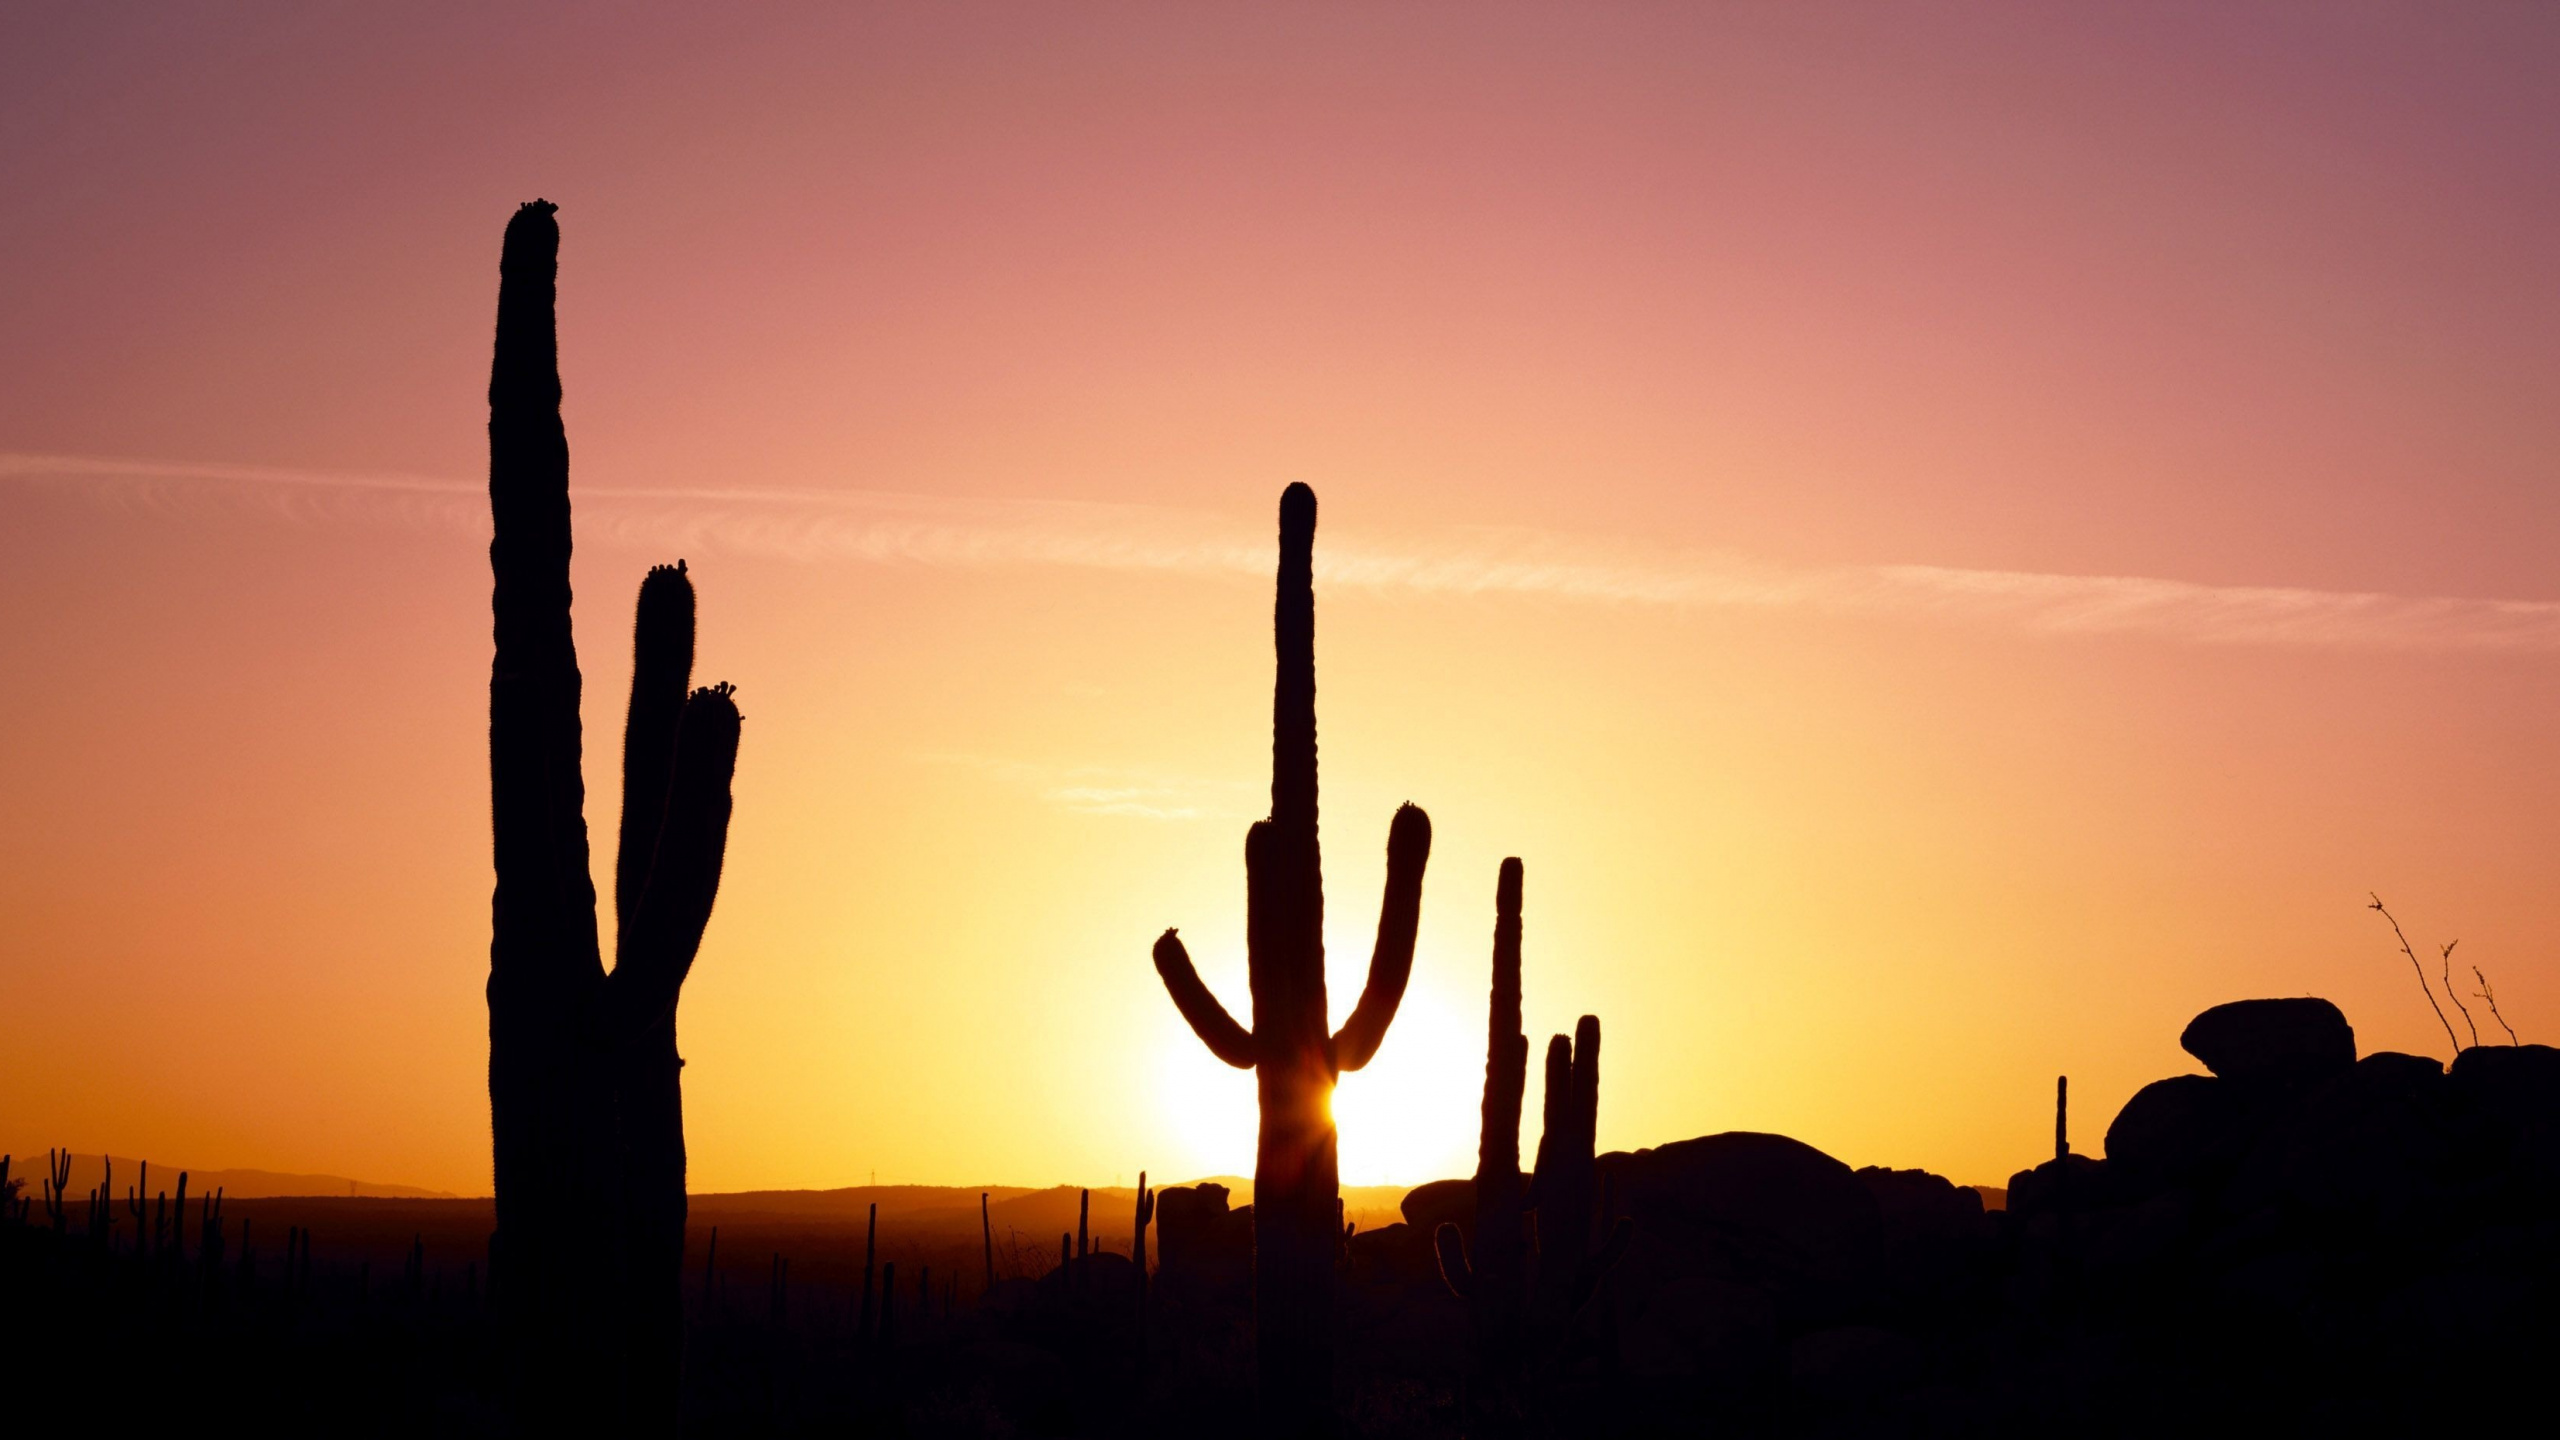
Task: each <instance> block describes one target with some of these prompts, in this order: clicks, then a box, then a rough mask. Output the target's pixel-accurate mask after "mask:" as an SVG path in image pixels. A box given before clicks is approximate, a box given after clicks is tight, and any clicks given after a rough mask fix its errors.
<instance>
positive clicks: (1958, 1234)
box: [1857, 1165, 1991, 1302]
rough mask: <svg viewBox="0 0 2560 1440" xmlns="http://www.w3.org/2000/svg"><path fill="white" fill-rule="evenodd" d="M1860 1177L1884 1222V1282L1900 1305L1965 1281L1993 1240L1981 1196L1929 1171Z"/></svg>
mask: <svg viewBox="0 0 2560 1440" xmlns="http://www.w3.org/2000/svg"><path fill="white" fill-rule="evenodd" d="M1857 1173H1858V1181H1859V1183H1860V1184H1863V1185H1865V1186H1866V1187H1867V1193H1868V1194H1870V1195H1873V1196H1874V1197H1875V1199H1876V1210H1877V1213H1878V1215H1879V1216H1880V1217H1881V1219H1882V1221H1883V1249H1884V1253H1883V1266H1884V1269H1883V1278H1884V1284H1885V1288H1886V1289H1887V1290H1888V1291H1889V1292H1890V1293H1891V1294H1892V1295H1893V1297H1894V1298H1895V1299H1897V1300H1901V1301H1905V1302H1916V1301H1921V1300H1924V1299H1926V1298H1928V1297H1931V1296H1934V1295H1939V1294H1941V1293H1943V1292H1945V1291H1947V1289H1948V1287H1949V1286H1951V1285H1954V1284H1956V1283H1957V1282H1958V1281H1960V1280H1962V1279H1963V1278H1964V1277H1965V1276H1966V1274H1967V1273H1968V1271H1970V1270H1971V1269H1972V1267H1973V1266H1974V1264H1975V1262H1976V1261H1977V1259H1978V1258H1979V1256H1980V1254H1981V1251H1982V1247H1983V1245H1984V1244H1985V1243H1986V1242H1987V1241H1988V1240H1989V1238H1990V1235H1991V1222H1990V1219H1989V1217H1988V1216H1986V1215H1985V1214H1984V1213H1983V1209H1982V1192H1981V1191H1979V1190H1976V1189H1974V1188H1973V1187H1972V1186H1970V1185H1958V1184H1956V1183H1954V1182H1953V1181H1950V1180H1948V1179H1946V1178H1945V1177H1944V1176H1939V1175H1932V1174H1930V1173H1929V1172H1928V1171H1926V1170H1888V1169H1885V1168H1883V1167H1881V1166H1874V1165H1870V1166H1868V1167H1867V1168H1865V1169H1863V1170H1860V1171H1859V1172H1857Z"/></svg>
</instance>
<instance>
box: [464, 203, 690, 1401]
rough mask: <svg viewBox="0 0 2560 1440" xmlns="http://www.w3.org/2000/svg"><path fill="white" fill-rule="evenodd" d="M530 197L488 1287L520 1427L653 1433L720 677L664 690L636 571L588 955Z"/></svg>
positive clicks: (500, 807)
mask: <svg viewBox="0 0 2560 1440" xmlns="http://www.w3.org/2000/svg"><path fill="white" fill-rule="evenodd" d="M554 208H555V207H553V206H552V205H550V204H548V203H546V202H543V201H539V200H537V201H535V202H533V203H532V204H529V205H526V206H524V207H523V208H521V209H519V210H518V211H517V212H516V215H515V218H514V219H513V220H511V221H510V222H509V223H508V225H507V233H506V243H505V246H504V250H503V253H502V255H501V258H500V261H499V283H498V328H497V345H496V352H495V360H494V363H493V364H492V366H491V369H490V379H489V502H490V509H491V512H492V514H493V517H494V520H495V527H496V528H495V536H494V538H493V539H492V540H491V541H490V544H489V568H490V572H491V575H492V577H493V579H494V582H495V586H494V591H493V596H492V601H491V611H492V615H493V617H494V621H495V625H494V633H495V638H496V655H495V658H494V660H493V662H492V664H491V667H490V675H489V778H490V813H491V819H492V827H491V828H492V831H493V835H494V840H495V858H496V870H497V889H496V894H495V896H494V898H493V899H492V902H491V906H490V910H491V921H492V934H491V940H490V946H489V1103H490V1121H491V1129H492V1131H493V1134H494V1140H495V1145H494V1149H495V1153H496V1166H495V1176H496V1181H497V1209H498V1233H499V1235H500V1236H502V1237H503V1238H504V1246H503V1250H504V1254H505V1256H506V1263H507V1272H508V1273H507V1276H506V1283H505V1284H504V1285H503V1286H502V1287H500V1290H499V1293H500V1296H501V1298H502V1299H503V1301H504V1303H505V1305H506V1308H507V1311H508V1328H509V1337H510V1348H511V1350H512V1351H513V1354H514V1357H515V1362H516V1367H517V1368H516V1379H517V1382H518V1385H519V1394H520V1398H521V1399H522V1401H523V1403H524V1405H525V1406H526V1410H527V1414H526V1418H527V1420H528V1421H529V1422H531V1423H532V1424H533V1425H534V1427H535V1428H543V1429H560V1428H564V1427H566V1426H569V1425H572V1424H575V1425H577V1426H579V1427H582V1428H583V1427H586V1426H592V1425H595V1424H597V1423H599V1421H598V1417H599V1416H603V1415H616V1416H619V1417H621V1418H623V1419H625V1420H627V1421H628V1422H629V1423H630V1424H631V1425H634V1426H636V1427H638V1428H641V1429H645V1430H670V1429H672V1427H673V1425H674V1417H675V1402H676V1393H677V1389H676V1387H677V1376H678V1371H679V1367H680V1363H681V1360H682V1341H683V1328H682V1327H683V1301H682V1292H681V1271H682V1266H683V1260H684V1216H685V1195H684V1171H685V1156H684V1115H683V1100H682V1093H681V1089H680V1085H679V1081H678V1073H679V1067H680V1066H681V1065H682V1064H683V1062H682V1061H681V1060H679V1059H678V1058H677V1056H676V1045H675V1012H676V999H677V995H678V993H679V991H680V990H681V989H682V987H683V984H684V980H685V975H686V973H687V971H688V970H689V969H690V968H691V966H692V964H693V959H694V955H695V953H696V951H697V950H698V949H699V948H700V946H701V943H702V933H703V928H704V926H705V925H706V924H707V922H708V921H709V919H710V915H711V906H712V901H713V898H714V897H715V896H716V895H717V893H718V891H719V886H720V866H721V857H722V853H723V851H724V849H725V847H726V844H727V839H728V829H729V810H730V798H729V780H730V775H731V772H732V770H733V769H734V767H735V763H736V759H737V747H738V729H739V721H738V711H737V707H736V706H735V705H734V704H733V703H732V702H731V700H730V691H729V687H727V686H725V685H721V686H714V687H712V688H710V689H705V690H695V691H692V692H691V693H690V695H688V694H687V686H688V684H689V683H690V673H691V670H692V666H693V638H694V637H693V630H694V626H693V586H692V583H691V582H690V580H689V579H688V578H687V577H686V575H685V572H684V567H683V565H682V564H681V562H679V563H678V564H677V565H675V566H673V567H665V566H662V567H660V568H658V569H656V570H652V571H651V572H649V575H648V578H647V579H646V580H644V581H643V582H642V583H641V587H640V601H639V619H638V624H637V627H636V633H635V637H634V642H633V664H632V681H631V701H630V709H629V713H628V719H627V722H626V724H625V727H624V732H623V815H622V825H621V853H620V855H619V857H618V859H617V861H616V865H615V871H614V875H615V887H614V905H615V913H616V915H617V917H618V919H619V920H620V928H619V931H618V934H617V938H616V944H615V964H614V967H613V969H612V971H611V972H610V973H608V972H606V970H605V969H604V963H603V956H602V952H601V949H600V947H599V944H598V941H597V925H596V914H595V903H596V902H595V884H594V881H593V879H592V877H591V875H590V873H589V870H588V859H587V830H586V819H585V814H584V811H585V784H584V781H583V780H582V778H581V777H580V773H579V751H580V745H581V740H580V729H579V716H578V704H579V695H580V688H581V682H580V678H579V674H578V657H577V649H576V646H575V644H574V642H573V640H572V638H571V633H570V617H569V607H570V593H569V553H570V527H569V449H568V441H567V438H566V435H565V433H564V431H563V430H562V428H561V423H560V371H559V360H558V347H557V340H556V326H555V320H554V316H553V287H554V276H555V273H556V271H557V268H558V257H559V245H560V231H559V226H558V224H557V223H556V222H555V221H554V220H553V218H552V216H553V211H554ZM600 1351H618V1352H619V1353H618V1354H610V1353H599V1352H600Z"/></svg>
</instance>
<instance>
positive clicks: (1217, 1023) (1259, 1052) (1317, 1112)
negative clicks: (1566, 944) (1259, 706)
mask: <svg viewBox="0 0 2560 1440" xmlns="http://www.w3.org/2000/svg"><path fill="white" fill-rule="evenodd" d="M1315 535H1316V496H1315V492H1314V491H1313V490H1310V489H1308V488H1307V487H1306V486H1304V485H1292V486H1290V487H1289V488H1288V490H1287V491H1286V492H1285V493H1284V494H1282V495H1281V497H1280V575H1279V584H1278V587H1277V590H1278V593H1277V597H1276V599H1275V602H1274V604H1273V607H1272V609H1273V615H1272V621H1273V631H1274V635H1275V641H1276V649H1277V651H1278V667H1277V668H1278V674H1277V677H1276V680H1275V682H1274V684H1273V686H1272V700H1271V817H1270V818H1269V819H1267V820H1263V821H1260V822H1258V823H1257V824H1255V825H1254V826H1253V828H1252V829H1251V830H1250V831H1249V832H1248V833H1247V834H1246V836H1245V845H1244V866H1245V946H1246V950H1247V953H1248V955H1249V957H1250V965H1251V975H1252V991H1253V1028H1252V1029H1251V1030H1247V1029H1246V1028H1245V1027H1244V1026H1242V1025H1239V1024H1237V1023H1236V1021H1235V1019H1234V1017H1232V1016H1230V1015H1229V1014H1228V1013H1227V1010H1226V1007H1225V1006H1223V1005H1221V1004H1219V1003H1218V1000H1217V997H1216V996H1214V995H1212V994H1210V993H1209V989H1208V987H1207V986H1206V985H1203V984H1202V983H1201V981H1200V976H1199V972H1198V971H1197V970H1195V969H1194V968H1193V967H1192V964H1191V956H1190V954H1189V952H1187V951H1185V950H1184V949H1183V947H1182V941H1181V939H1180V938H1179V937H1178V936H1177V935H1176V934H1175V932H1173V931H1171V930H1167V931H1166V932H1164V937H1163V938H1162V939H1160V940H1158V941H1157V942H1156V946H1155V963H1156V973H1157V974H1158V975H1160V976H1162V977H1163V979H1164V985H1165V990H1166V991H1167V992H1168V993H1169V994H1171V995H1172V997H1173V1003H1174V1006H1175V1008H1177V1009H1179V1010H1180V1011H1181V1012H1182V1018H1183V1019H1185V1020H1187V1021H1189V1022H1190V1025H1191V1028H1192V1030H1193V1032H1194V1033H1196V1034H1198V1035H1199V1037H1200V1039H1201V1042H1202V1043H1203V1044H1205V1045H1207V1046H1208V1047H1209V1052H1210V1053H1211V1054H1213V1055H1215V1056H1217V1057H1218V1058H1219V1059H1221V1060H1224V1061H1225V1062H1227V1063H1228V1064H1230V1065H1233V1066H1236V1067H1237V1068H1239V1069H1250V1070H1252V1071H1253V1072H1254V1074H1255V1078H1256V1081H1257V1089H1258V1090H1259V1092H1260V1094H1259V1098H1260V1101H1261V1110H1262V1133H1261V1140H1260V1143H1259V1145H1258V1146H1257V1147H1256V1150H1255V1156H1254V1172H1253V1222H1254V1223H1253V1240H1254V1262H1253V1264H1254V1348H1255V1359H1256V1366H1257V1369H1258V1371H1259V1377H1260V1381H1261V1389H1262V1404H1263V1408H1264V1410H1265V1412H1266V1414H1267V1415H1268V1416H1269V1418H1270V1419H1271V1420H1272V1421H1273V1422H1274V1424H1275V1426H1276V1428H1279V1429H1281V1430H1283V1431H1290V1432H1304V1431H1309V1430H1314V1429H1318V1428H1321V1427H1322V1425H1323V1417H1324V1412H1325V1407H1326V1401H1327V1393H1328V1390H1329V1388H1330V1385H1331V1380H1332V1370H1333V1322H1332V1315H1333V1254H1334V1249H1335V1247H1336V1246H1337V1245H1338V1244H1339V1243H1340V1236H1339V1235H1338V1233H1337V1232H1336V1231H1335V1229H1334V1209H1335V1202H1336V1201H1337V1200H1338V1199H1339V1198H1340V1190H1339V1180H1338V1170H1337V1167H1336V1163H1335V1154H1334V1127H1333V1105H1332V1097H1333V1086H1334V1080H1335V1077H1336V1076H1337V1075H1338V1074H1340V1072H1342V1071H1345V1070H1357V1069H1359V1068H1360V1067H1361V1066H1363V1065H1366V1064H1368V1063H1369V1059H1370V1057H1371V1056H1373V1055H1375V1054H1376V1053H1377V1050H1378V1044H1379V1042H1380V1041H1382V1040H1384V1039H1385V1038H1386V1033H1387V1026H1388V1025H1389V1024H1390V1023H1391V1022H1392V1021H1393V1020H1394V1019H1395V1014H1396V1007H1397V1006H1398V1005H1399V1004H1401V1003H1402V1002H1403V1000H1404V989H1405V981H1406V980H1407V979H1408V978H1409V977H1410V976H1411V974H1412V972H1413V941H1414V930H1415V927H1416V925H1417V924H1418V923H1419V921H1420V917H1421V911H1422V871H1423V866H1424V864H1425V863H1426V862H1427V861H1428V860H1429V859H1430V856H1431V820H1430V817H1428V816H1426V815H1424V814H1423V813H1422V811H1421V810H1420V809H1418V808H1416V807H1414V806H1412V805H1406V806H1404V807H1403V808H1401V809H1399V810H1397V811H1396V814H1395V820H1394V822H1393V823H1392V824H1390V825H1389V826H1388V828H1387V893H1386V901H1385V904H1384V905H1383V907H1382V908H1381V910H1380V912H1379V915H1378V940H1377V947H1376V949H1375V950H1374V951H1373V952H1372V953H1371V955H1370V959H1369V979H1368V983H1367V985H1366V986H1365V987H1364V988H1363V989H1362V991H1361V994H1360V1003H1359V1004H1358V1006H1356V1007H1355V1008H1354V1009H1353V1010H1352V1012H1351V1018H1350V1019H1349V1020H1347V1021H1345V1022H1344V1023H1343V1026H1342V1029H1341V1030H1340V1031H1339V1032H1336V1033H1328V1032H1327V1028H1326V1026H1327V1012H1326V1007H1325V980H1324V878H1323V874H1322V857H1321V854H1320V852H1319V847H1318V844H1317V838H1316V655H1315V630H1316V622H1315V577H1314V555H1315Z"/></svg>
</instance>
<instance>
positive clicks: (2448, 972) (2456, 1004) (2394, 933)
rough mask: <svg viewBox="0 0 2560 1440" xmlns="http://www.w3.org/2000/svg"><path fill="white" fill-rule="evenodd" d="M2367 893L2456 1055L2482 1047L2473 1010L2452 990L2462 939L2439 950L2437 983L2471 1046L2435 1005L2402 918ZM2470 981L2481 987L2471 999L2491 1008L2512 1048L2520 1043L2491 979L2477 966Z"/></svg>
mask: <svg viewBox="0 0 2560 1440" xmlns="http://www.w3.org/2000/svg"><path fill="white" fill-rule="evenodd" d="M2365 893H2366V898H2367V900H2368V901H2370V903H2369V904H2367V905H2366V906H2365V907H2364V908H2366V909H2367V910H2371V911H2374V912H2375V913H2377V914H2379V915H2381V916H2382V918H2383V919H2384V920H2385V921H2386V922H2388V923H2389V924H2390V926H2391V938H2392V939H2393V940H2395V941H2397V942H2398V943H2399V946H2400V953H2401V954H2403V955H2405V956H2407V957H2408V958H2409V968H2410V969H2411V970H2413V971H2415V972H2416V973H2417V976H2418V989H2419V990H2420V991H2421V992H2423V993H2424V994H2425V995H2426V997H2427V1008H2428V1009H2430V1010H2433V1011H2434V1012H2435V1016H2436V1023H2437V1024H2439V1025H2442V1026H2443V1027H2444V1038H2445V1039H2446V1040H2447V1041H2449V1042H2451V1044H2452V1046H2453V1053H2454V1054H2455V1055H2456V1056H2460V1055H2461V1054H2462V1052H2463V1051H2465V1050H2474V1049H2478V1048H2479V1046H2480V1025H2479V1022H2478V1021H2477V1020H2475V1019H2473V1018H2472V1014H2471V1007H2470V1006H2468V1005H2465V1004H2463V1003H2462V994H2461V992H2460V991H2458V990H2456V989H2454V988H2453V948H2454V947H2455V946H2457V945H2459V944H2461V943H2462V942H2461V941H2460V940H2447V941H2446V942H2444V943H2443V944H2442V945H2439V946H2437V947H2436V963H2437V969H2438V975H2437V981H2439V982H2441V983H2442V984H2443V986H2444V995H2445V998H2446V999H2447V1000H2450V1001H2452V1002H2453V1008H2454V1011H2455V1013H2457V1014H2459V1015H2461V1016H2462V1024H2463V1028H2464V1029H2466V1030H2468V1031H2470V1032H2471V1043H2470V1044H2468V1045H2465V1044H2464V1043H2463V1042H2462V1041H2461V1039H2460V1038H2459V1037H2457V1036H2456V1035H2455V1034H2454V1033H2453V1022H2452V1021H2451V1020H2449V1019H2447V1018H2445V1013H2444V1007H2443V1006H2442V1005H2439V1004H2437V1003H2436V986H2435V984H2434V983H2431V982H2429V981H2428V979H2427V967H2426V962H2424V961H2422V960H2420V959H2419V958H2418V951H2417V948H2416V947H2415V946H2412V945H2411V944H2410V943H2409V936H2408V934H2407V933H2406V932H2404V931H2403V930H2402V929H2401V928H2400V920H2399V917H2397V916H2395V915H2393V914H2392V913H2391V909H2390V907H2389V906H2387V905H2384V904H2383V903H2382V897H2381V896H2380V895H2376V894H2374V893H2373V892H2371V891H2367V892H2365ZM2471 978H2472V979H2473V980H2474V981H2476V982H2477V983H2478V984H2479V986H2480V988H2479V989H2477V990H2474V991H2472V992H2471V998H2472V999H2474V1000H2477V1001H2480V1002H2481V1003H2482V1004H2484V1005H2486V1006H2488V1008H2489V1018H2490V1019H2492V1020H2494V1021H2496V1022H2497V1024H2498V1028H2499V1029H2501V1030H2504V1031H2506V1032H2507V1043H2508V1044H2509V1045H2514V1044H2517V1043H2519V1042H2518V1040H2517V1038H2516V1029H2515V1027H2514V1026H2513V1025H2510V1024H2508V1023H2507V1017H2506V1016H2505V1015H2503V1014H2501V1013H2499V1010H2498V994H2497V991H2496V989H2495V988H2493V987H2492V986H2491V985H2490V984H2489V977H2488V976H2486V975H2484V974H2482V973H2480V967H2479V966H2477V965H2474V966H2472V967H2471Z"/></svg>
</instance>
